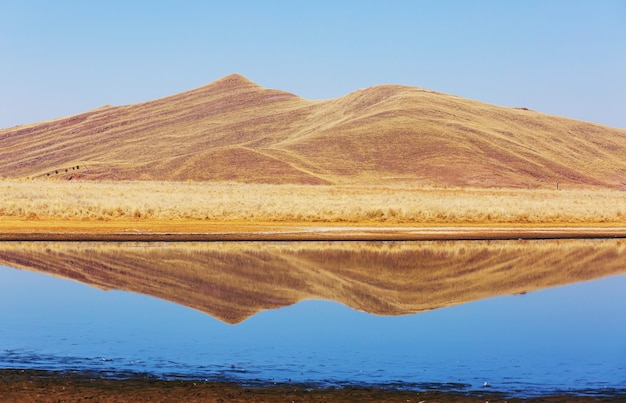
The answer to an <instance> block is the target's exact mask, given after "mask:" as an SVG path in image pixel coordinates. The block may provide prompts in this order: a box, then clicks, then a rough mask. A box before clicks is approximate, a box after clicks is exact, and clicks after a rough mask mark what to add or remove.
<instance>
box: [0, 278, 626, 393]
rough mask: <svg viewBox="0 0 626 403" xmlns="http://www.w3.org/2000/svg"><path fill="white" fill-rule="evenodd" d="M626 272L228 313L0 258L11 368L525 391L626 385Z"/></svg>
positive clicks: (3, 329) (0, 330)
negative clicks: (376, 304)
mask: <svg viewBox="0 0 626 403" xmlns="http://www.w3.org/2000/svg"><path fill="white" fill-rule="evenodd" d="M625 291H626V276H624V275H617V276H611V277H607V278H604V279H600V280H594V281H589V282H583V283H577V284H572V285H568V286H561V287H556V288H551V289H546V290H542V291H537V292H531V293H528V294H525V295H516V296H503V297H496V298H488V299H484V300H480V301H476V302H472V303H467V304H463V305H458V306H454V307H450V308H443V309H438V310H434V311H429V312H425V313H421V314H414V315H402V316H389V317H385V316H376V315H371V314H367V313H363V312H358V311H355V310H353V309H350V308H347V307H345V306H343V305H340V304H338V303H335V302H329V301H322V300H307V301H303V302H300V303H297V304H294V305H291V306H287V307H284V308H280V309H275V310H268V311H264V312H261V313H259V314H257V315H254V316H252V317H250V318H248V319H246V320H244V321H243V322H241V323H239V324H237V325H230V324H227V323H224V322H222V321H220V320H217V319H214V318H212V317H211V316H209V315H206V314H204V313H201V312H198V311H195V310H192V309H189V308H186V307H183V306H180V305H176V304H173V303H170V302H166V301H162V300H159V299H156V298H152V297H148V296H144V295H140V294H133V293H129V292H122V291H103V290H100V289H97V288H93V287H89V286H86V285H83V284H81V283H78V282H75V281H70V280H65V279H62V278H57V277H52V276H48V275H44V274H39V273H35V272H30V271H25V270H18V269H14V268H9V267H5V266H0V306H2V310H0V324H1V326H0V367H4V368H37V369H56V370H96V371H110V375H111V376H117V375H123V374H124V373H125V372H126V371H132V372H142V373H147V374H151V375H154V376H163V377H167V378H174V377H184V378H193V379H209V380H219V379H228V380H235V381H240V382H244V383H261V384H264V383H268V382H269V383H271V382H281V383H282V382H297V383H310V384H313V385H323V386H331V385H346V384H375V385H384V386H391V387H403V388H415V389H425V388H440V389H446V388H449V389H454V390H460V391H463V390H479V389H482V388H484V386H483V385H484V384H485V382H487V383H488V385H489V388H490V390H492V391H494V390H497V391H504V392H506V393H508V394H511V395H516V396H532V395H543V394H550V393H554V392H575V393H609V394H610V393H615V391H616V390H617V391H622V392H624V391H625V390H626V292H625Z"/></svg>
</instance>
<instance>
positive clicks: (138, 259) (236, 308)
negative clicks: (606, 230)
mask: <svg viewBox="0 0 626 403" xmlns="http://www.w3.org/2000/svg"><path fill="white" fill-rule="evenodd" d="M0 263H2V264H5V265H7V266H10V267H18V268H23V269H28V270H33V271H39V272H43V273H47V274H53V275H56V276H61V277H65V278H69V279H73V280H77V281H80V282H82V283H85V284H89V285H91V286H95V287H99V288H103V289H116V290H126V291H132V292H137V293H141V294H145V295H150V296H155V297H158V298H161V299H165V300H168V301H173V302H176V303H178V304H182V305H185V306H188V307H192V308H195V309H197V310H200V311H202V312H205V313H208V314H209V315H211V316H213V317H215V318H218V319H220V320H222V321H225V322H227V323H239V322H241V321H243V320H245V319H246V318H248V317H250V316H252V315H254V314H256V313H258V312H261V311H264V310H267V309H274V308H279V307H284V306H288V305H291V304H294V303H296V302H298V301H302V300H306V299H323V300H330V301H336V302H339V303H341V304H344V305H347V306H349V307H352V308H354V309H357V310H361V311H365V312H369V313H373V314H378V315H401V314H410V313H416V312H423V311H428V310H432V309H436V308H441V307H446V306H451V305H456V304H462V303H466V302H470V301H475V300H479V299H483V298H487V297H492V296H498V295H507V294H523V293H526V292H529V291H534V290H538V289H542V288H546V287H552V286H557V285H563V284H570V283H574V282H579V281H585V280H590V279H594V278H599V277H603V276H607V275H611V274H618V273H626V241H623V240H594V241H591V240H560V241H557V240H554V241H550V240H543V241H499V242H494V241H491V242H487V241H483V242H481V241H442V242H212V243H133V242H127V243H92V242H82V243H81V242H5V243H0Z"/></svg>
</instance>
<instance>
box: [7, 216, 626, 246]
mask: <svg viewBox="0 0 626 403" xmlns="http://www.w3.org/2000/svg"><path fill="white" fill-rule="evenodd" d="M574 238H626V227H623V226H580V225H578V226H558V227H548V226H524V225H518V226H479V225H476V226H420V227H418V226H383V225H367V224H365V225H350V226H346V225H331V224H327V225H326V224H325V225H316V224H298V223H289V224H283V223H254V224H252V223H241V222H205V221H183V220H176V221H139V220H138V221H105V222H99V221H95V222H94V221H39V220H32V221H29V220H0V241H274V240H276V241H290V240H293V241H334V240H337V241H375V240H381V241H384V240H389V241H391V240H506V239H574Z"/></svg>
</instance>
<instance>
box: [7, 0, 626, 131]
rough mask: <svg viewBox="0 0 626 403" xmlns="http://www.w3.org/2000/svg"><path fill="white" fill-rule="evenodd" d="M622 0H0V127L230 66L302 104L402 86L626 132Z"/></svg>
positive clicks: (140, 97) (147, 93) (174, 89)
mask: <svg viewBox="0 0 626 403" xmlns="http://www.w3.org/2000/svg"><path fill="white" fill-rule="evenodd" d="M624 21H626V1H623V0H615V1H610V0H594V1H575V0H564V1H557V0H552V1H548V0H545V1H543V0H542V1H532V0H529V1H514V0H510V1H495V0H494V1H469V0H467V1H461V0H459V1H393V0H390V1H384V2H383V1H315V2H313V1H236V0H235V1H220V2H217V1H214V2H213V1H184V0H183V1H158V0H151V1H138V0H137V1H116V0H109V1H97V0H93V1H63V0H56V1H52V0H49V1H43V0H41V1H28V0H0V127H1V128H4V127H12V126H15V125H18V124H24V123H31V122H36V121H41V120H46V119H51V118H55V117H60V116H66V115H70V114H75V113H80V112H82V111H85V110H88V109H92V108H96V107H99V106H102V105H105V104H111V105H124V104H130V103H136V102H141V101H147V100H150V99H155V98H159V97H163V96H167V95H171V94H174V93H178V92H182V91H185V90H189V89H192V88H195V87H199V86H201V85H204V84H207V83H209V82H211V81H214V80H216V79H218V78H220V77H222V76H224V75H227V74H229V73H233V72H237V73H240V74H243V75H245V76H247V77H248V78H249V79H251V80H253V81H255V82H257V83H258V84H260V85H262V86H265V87H269V88H278V89H282V90H285V91H289V92H293V93H295V94H297V95H300V96H302V97H304V98H308V99H324V98H333V97H337V96H341V95H344V94H347V93H349V92H351V91H354V90H356V89H359V88H363V87H368V86H371V85H376V84H386V83H395V84H406V85H411V86H418V87H423V88H428V89H432V90H436V91H440V92H446V93H451V94H455V95H459V96H462V97H466V98H471V99H476V100H480V101H484V102H489V103H494V104H498V105H505V106H524V107H528V108H531V109H534V110H537V111H541V112H545V113H550V114H555V115H560V116H566V117H571V118H575V119H580V120H586V121H592V122H597V123H602V124H606V125H610V126H614V127H624V128H626V73H625V72H626V23H624Z"/></svg>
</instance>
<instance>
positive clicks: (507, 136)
mask: <svg viewBox="0 0 626 403" xmlns="http://www.w3.org/2000/svg"><path fill="white" fill-rule="evenodd" d="M624 155H626V130H624V129H616V128H610V127H606V126H601V125H597V124H592V123H586V122H581V121H576V120H571V119H565V118H560V117H555V116H549V115H545V114H541V113H538V112H534V111H530V110H526V109H525V108H510V107H500V106H495V105H489V104H485V103H481V102H477V101H472V100H468V99H463V98H459V97H456V96H452V95H446V94H441V93H437V92H433V91H428V90H424V89H420V88H414V87H406V86H399V85H381V86H375V87H371V88H366V89H362V90H359V91H356V92H353V93H351V94H348V95H346V96H343V97H340V98H336V99H330V100H323V101H310V100H305V99H302V98H299V97H298V96H296V95H293V94H290V93H287V92H283V91H279V90H272V89H266V88H263V87H260V86H258V85H256V84H255V83H253V82H251V81H249V80H247V79H246V78H244V77H242V76H240V75H236V74H233V75H229V76H227V77H224V78H221V79H219V80H217V81H215V82H213V83H211V84H208V85H206V86H204V87H200V88H197V89H194V90H191V91H188V92H184V93H181V94H177V95H173V96H170V97H166V98H162V99H158V100H154V101H150V102H145V103H140V104H135V105H127V106H119V107H113V106H105V107H102V108H98V109H95V110H92V111H88V112H85V113H82V114H79V115H75V116H70V117H66V118H60V119H55V120H51V121H47V122H42V123H35V124H30V125H25V126H18V127H14V128H9V129H4V130H0V161H2V164H0V177H11V178H25V177H28V178H34V177H44V178H45V177H50V178H58V179H76V178H80V179H125V180H175V181H181V180H190V179H191V180H197V181H238V182H246V183H299V184H375V183H383V182H384V183H394V182H395V183H410V184H416V185H437V186H475V187H493V186H498V187H554V184H555V183H556V182H557V181H558V182H561V183H562V184H567V185H569V186H580V187H607V188H616V189H624V188H626V159H625V158H624Z"/></svg>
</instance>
